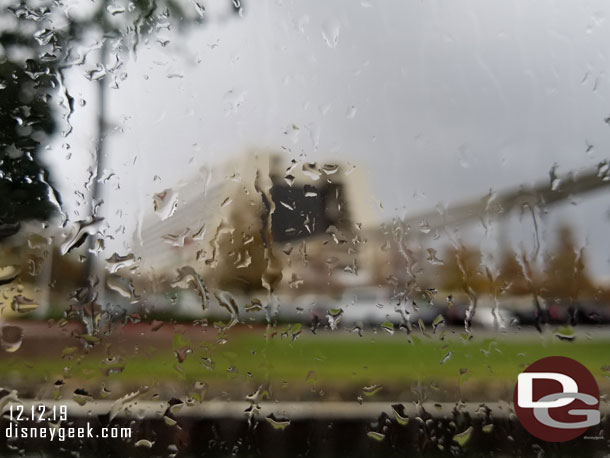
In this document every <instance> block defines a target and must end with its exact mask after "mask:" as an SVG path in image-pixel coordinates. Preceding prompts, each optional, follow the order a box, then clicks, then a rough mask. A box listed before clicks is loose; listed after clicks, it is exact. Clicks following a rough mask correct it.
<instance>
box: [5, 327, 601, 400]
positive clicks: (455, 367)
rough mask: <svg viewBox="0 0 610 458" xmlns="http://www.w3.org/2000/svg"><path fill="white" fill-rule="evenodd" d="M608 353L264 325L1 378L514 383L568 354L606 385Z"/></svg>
mask: <svg viewBox="0 0 610 458" xmlns="http://www.w3.org/2000/svg"><path fill="white" fill-rule="evenodd" d="M187 348H188V349H189V351H188V352H185V351H184V350H185V349H187ZM609 349H610V339H605V338H596V339H591V340H586V339H585V338H580V339H577V340H575V341H573V342H567V341H560V340H558V339H555V338H554V337H552V336H548V337H545V338H541V337H537V336H534V335H532V334H529V335H528V336H527V337H524V338H518V337H510V338H496V339H490V338H486V339H478V338H476V337H475V338H474V339H472V340H470V341H467V340H465V339H463V338H462V337H460V336H459V335H457V334H454V335H450V336H448V337H447V338H445V339H444V340H440V339H439V338H438V337H437V336H431V337H427V336H422V335H419V336H418V337H412V338H411V339H410V340H409V339H407V337H406V336H404V335H393V336H390V335H382V334H378V335H370V334H369V335H368V336H367V335H365V336H364V337H358V336H355V335H346V334H342V333H334V334H331V333H324V334H321V335H315V336H314V335H311V334H303V335H301V336H299V337H298V338H297V339H296V340H295V341H292V338H287V337H284V338H282V337H281V336H280V335H279V334H276V335H275V336H274V337H273V338H271V339H266V338H265V336H264V335H263V332H262V331H261V330H258V331H252V332H235V333H233V334H231V333H230V332H229V333H228V334H227V337H226V341H225V340H224V339H218V340H212V341H210V340H201V341H193V340H189V339H188V338H187V337H185V336H184V335H182V334H175V335H174V336H173V341H167V342H165V341H161V342H159V341H154V342H153V341H148V340H147V339H145V338H134V339H132V340H130V343H129V344H126V343H125V342H123V343H122V345H121V346H118V345H116V344H111V345H110V346H107V345H104V344H100V345H98V346H97V347H96V349H95V350H93V351H90V352H85V351H84V350H83V349H82V348H81V347H68V348H67V349H63V350H62V351H61V352H60V353H59V354H58V355H57V357H49V356H48V354H46V355H44V356H37V354H28V355H25V354H20V352H19V351H17V352H15V353H13V354H6V353H5V354H4V356H3V357H2V358H1V359H0V371H1V374H0V383H2V385H4V386H7V385H8V386H10V387H13V388H18V385H20V384H23V385H28V384H29V385H36V384H43V383H52V382H54V381H55V380H57V379H59V378H66V375H67V376H68V377H67V378H66V379H71V380H73V381H84V382H90V383H91V382H96V383H100V382H102V381H105V380H108V381H110V380H112V381H120V382H123V383H125V384H130V385H134V384H151V383H154V382H159V383H162V382H164V381H168V382H173V383H177V384H179V383H188V384H190V383H192V382H194V381H205V382H207V383H208V384H210V386H219V387H221V386H226V387H230V386H231V384H238V383H240V382H248V383H253V382H255V383H259V382H264V381H269V382H271V383H273V384H276V385H277V384H281V383H285V384H289V385H291V386H292V387H293V388H295V387H296V388H301V389H308V388H310V387H312V386H319V385H321V386H326V385H329V386H335V387H341V386H344V387H350V386H351V387H353V386H360V387H363V386H367V385H384V387H392V386H398V385H403V384H405V383H412V382H424V383H429V382H437V383H441V384H453V385H455V384H468V383H471V384H475V385H477V384H478V385H477V386H485V385H486V384H496V385H497V384H509V385H511V386H512V385H514V381H515V379H516V376H517V374H518V373H519V372H520V371H521V370H522V369H523V368H524V367H525V366H527V365H528V364H529V363H531V362H533V361H535V360H537V359H539V358H541V357H544V356H550V355H563V356H569V357H571V358H574V359H576V360H578V361H580V362H581V363H582V364H584V365H585V366H587V367H588V368H589V370H591V372H592V373H593V374H594V375H595V377H596V378H597V379H598V381H599V382H600V384H604V383H607V382H608V376H609V375H610V372H608V371H610V368H609V366H610V352H608V350H609ZM181 350H182V353H184V355H185V356H186V358H185V359H184V361H183V362H179V360H178V357H177V356H176V351H178V352H180V351H181ZM108 355H110V358H108ZM296 388H295V389H296Z"/></svg>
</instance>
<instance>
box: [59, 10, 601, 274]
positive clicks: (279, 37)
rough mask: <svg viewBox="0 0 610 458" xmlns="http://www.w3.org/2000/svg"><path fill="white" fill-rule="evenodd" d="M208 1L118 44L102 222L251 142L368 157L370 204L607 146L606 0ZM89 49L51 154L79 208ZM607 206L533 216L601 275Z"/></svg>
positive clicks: (572, 160) (457, 189)
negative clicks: (193, 18)
mask: <svg viewBox="0 0 610 458" xmlns="http://www.w3.org/2000/svg"><path fill="white" fill-rule="evenodd" d="M208 3H209V4H207V3H206V8H207V10H208V14H209V15H210V18H211V19H212V20H211V21H210V23H209V24H208V25H206V26H202V27H198V28H194V29H192V31H190V32H187V33H182V34H180V33H177V32H174V31H168V30H162V31H160V32H159V33H158V34H157V35H155V36H150V37H149V38H148V39H147V42H146V43H144V44H142V45H141V46H140V47H139V49H138V51H137V53H136V55H133V54H130V55H122V56H121V59H122V60H123V61H124V62H123V66H122V68H121V69H120V70H119V71H118V72H116V73H115V75H117V76H120V74H121V73H122V72H124V73H125V75H126V78H125V79H124V80H120V81H119V83H118V89H110V90H109V91H108V99H107V100H108V110H109V115H108V118H109V121H110V122H111V123H112V125H113V126H114V127H115V129H114V131H113V133H111V134H110V137H109V141H108V144H107V152H108V160H107V168H108V169H109V171H111V172H112V173H114V174H115V175H114V176H113V177H110V178H109V180H108V181H107V183H106V185H105V196H104V200H105V208H104V213H105V214H106V216H108V218H109V222H110V224H111V226H112V227H113V228H114V230H116V229H117V228H119V226H120V225H122V224H124V225H125V226H126V234H130V231H133V228H134V226H135V221H136V220H137V218H138V217H139V213H141V211H142V209H146V211H149V209H150V208H152V194H153V193H155V192H159V191H160V190H162V189H164V188H169V187H173V186H176V185H177V184H178V183H179V182H180V180H189V179H191V178H192V177H194V176H196V171H197V169H198V168H199V167H201V166H204V165H207V166H210V165H213V164H214V163H218V162H223V161H226V160H227V158H230V157H234V156H237V155H239V154H241V153H243V152H244V151H246V150H248V149H251V148H260V149H263V150H269V149H272V150H277V151H285V154H286V158H287V159H288V160H289V159H292V158H297V159H299V158H300V159H303V160H308V161H315V160H341V161H349V162H351V163H354V164H357V166H358V167H361V168H365V169H366V170H367V172H368V175H369V177H370V186H371V189H372V190H373V194H374V196H373V197H374V199H373V198H372V200H376V201H379V202H381V203H382V205H383V209H381V208H379V218H380V220H381V219H387V218H390V217H392V216H394V215H398V216H404V215H408V214H410V213H412V212H414V211H417V210H420V209H424V208H430V207H434V206H435V205H436V204H437V203H439V202H442V203H443V204H445V205H450V204H451V203H452V202H456V201H458V200H461V199H464V198H470V197H476V196H479V195H484V194H486V193H487V192H488V191H489V189H490V188H491V189H494V190H502V189H505V188H509V187H515V186H518V185H520V184H523V183H529V182H532V181H534V180H538V179H547V178H548V174H549V170H550V169H551V167H552V166H553V164H558V169H557V172H558V173H562V172H567V171H570V170H579V169H584V168H591V167H594V166H596V165H597V164H598V163H599V162H600V161H602V160H604V159H606V158H607V157H608V156H610V153H608V151H609V149H608V147H609V145H610V126H609V125H607V124H606V123H604V118H606V117H607V116H608V115H609V114H610V104H609V103H608V100H610V98H609V95H610V94H609V91H610V87H609V84H610V81H609V80H608V74H609V72H610V68H609V63H608V50H609V46H608V43H610V25H609V24H608V18H607V16H608V13H609V10H610V5H609V4H608V3H607V2H603V1H590V2H561V1H539V2H531V1H521V0H516V1H503V2H490V1H488V0H478V1H465V0H457V1H456V0H452V1H424V2H420V1H403V0H380V1H375V0H363V1H355V0H333V1H315V2H302V1H301V2H298V1H288V0H286V1H281V0H280V1H271V0H256V1H249V2H247V3H246V2H244V4H245V14H244V16H243V17H242V18H236V17H233V18H231V19H228V18H227V17H226V15H227V12H226V11H225V9H224V8H223V7H220V6H218V5H219V3H224V2H218V1H216V2H208ZM223 18H224V19H223ZM96 57H97V56H96V54H95V53H94V52H93V53H91V54H90V55H89V58H88V59H87V62H86V64H85V65H84V66H83V67H78V68H76V69H74V70H73V71H72V72H71V73H70V74H69V78H68V85H69V87H70V88H71V90H72V92H73V94H74V95H75V96H76V97H77V101H78V99H82V100H84V101H85V102H86V103H85V104H84V106H81V105H82V104H78V103H77V106H76V112H75V114H74V115H73V116H72V122H73V125H74V130H73V132H72V133H71V134H70V135H69V136H68V137H67V138H62V139H58V140H57V142H56V145H54V147H53V149H52V151H50V154H48V157H49V160H51V161H52V162H53V163H54V167H55V170H56V171H57V172H58V173H59V175H60V176H59V177H58V179H60V180H61V183H60V189H61V190H62V194H63V196H64V200H65V201H66V203H67V205H68V207H69V209H70V210H69V216H70V218H71V219H78V215H77V214H76V212H80V216H81V217H82V216H84V213H83V207H82V204H81V206H80V207H79V206H78V205H77V202H78V198H76V199H73V198H72V196H73V192H74V190H81V191H82V190H83V183H84V181H85V180H86V178H87V175H88V173H87V172H86V168H87V167H88V166H89V164H90V163H91V160H92V157H93V156H92V151H93V149H94V142H93V130H92V128H93V126H94V122H95V121H94V117H93V115H94V113H95V110H96V107H97V102H96V99H95V90H94V89H95V88H94V84H93V83H91V82H89V81H88V80H87V79H86V78H85V76H84V74H85V73H86V71H87V70H90V69H92V68H94V67H95V64H96ZM114 63H115V61H114V58H112V59H111V60H110V62H109V63H108V65H109V66H112V65H113V64H114ZM293 126H295V127H296V128H293ZM62 145H64V146H63V148H65V146H66V145H69V146H70V149H69V150H68V151H66V150H65V149H64V150H62ZM69 152H72V153H73V154H72V156H71V158H70V159H66V158H67V153H69ZM155 175H157V176H158V177H160V180H154V179H153V178H154V177H155ZM118 210H120V211H122V216H121V218H117V217H116V216H113V215H115V214H116V212H117V211H118ZM609 210H610V199H609V198H608V196H607V193H606V194H605V195H601V196H599V195H598V196H596V197H594V198H588V199H587V200H586V201H585V200H583V201H578V202H576V204H575V202H572V203H568V204H566V205H564V206H562V207H561V208H559V209H557V210H556V211H555V213H554V214H553V215H550V216H549V223H548V226H545V227H544V228H543V229H544V230H547V229H550V230H552V228H553V226H554V225H555V224H556V222H557V221H558V220H559V219H570V220H572V221H573V222H574V223H575V224H577V225H578V226H579V228H580V230H581V232H580V236H581V243H583V244H587V245H588V246H589V247H590V248H592V249H591V250H590V251H592V252H593V253H595V255H594V268H595V271H596V273H598V274H599V275H608V274H609V273H610V264H609V258H610V248H609V245H608V243H607V242H606V233H607V232H608V226H609V224H608V211H609ZM515 224H516V223H515ZM513 229H514V230H515V231H520V229H519V228H518V226H517V225H515V226H514V228H513ZM527 230H529V229H527ZM118 240H119V241H123V240H127V238H123V237H120V236H119V237H118Z"/></svg>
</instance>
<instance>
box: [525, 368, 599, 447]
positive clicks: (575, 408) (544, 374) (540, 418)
mask: <svg viewBox="0 0 610 458" xmlns="http://www.w3.org/2000/svg"><path fill="white" fill-rule="evenodd" d="M513 403H514V406H515V413H516V414H517V418H518V419H519V421H520V422H521V425H523V427H524V428H525V429H526V430H527V431H528V432H529V433H530V434H532V435H533V436H536V437H537V438H538V439H542V440H544V441H548V442H565V441H569V440H572V439H575V438H576V437H578V436H580V435H581V434H583V433H584V432H585V431H587V429H589V428H590V427H591V426H595V425H597V424H599V421H600V414H599V388H598V386H597V383H596V382H595V378H594V377H593V374H591V372H589V370H588V369H587V368H586V367H585V366H583V365H582V364H580V363H579V362H578V361H575V360H573V359H571V358H566V357H564V356H549V357H548V358H542V359H539V360H538V361H536V362H535V363H533V364H531V365H529V366H528V367H527V369H525V370H524V371H523V372H522V373H521V374H519V377H518V379H517V384H516V385H515V391H514V394H513Z"/></svg>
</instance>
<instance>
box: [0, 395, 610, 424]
mask: <svg viewBox="0 0 610 458" xmlns="http://www.w3.org/2000/svg"><path fill="white" fill-rule="evenodd" d="M18 404H21V405H22V406H23V408H24V410H25V411H26V412H28V411H30V409H31V407H32V406H34V407H37V406H40V405H44V406H46V407H47V408H48V409H49V410H52V409H53V406H55V407H56V408H58V407H59V406H66V407H67V411H68V418H84V417H95V416H99V415H110V417H111V418H135V419H139V420H152V419H162V418H163V416H164V415H166V414H167V412H168V409H170V410H171V413H172V414H173V415H174V416H176V417H185V418H198V419H211V420H216V419H240V418H244V419H245V418H246V416H247V410H249V409H251V408H252V406H255V407H256V409H255V410H256V411H257V415H258V417H259V418H262V417H267V416H269V415H271V414H273V415H274V416H275V417H276V418H277V417H281V418H285V419H286V420H374V419H376V418H378V417H379V415H381V414H382V413H386V414H387V415H390V416H394V409H393V407H392V406H394V405H401V406H402V407H403V409H404V410H402V411H401V412H399V413H400V414H401V415H402V416H409V417H411V418H413V417H417V416H421V415H425V414H429V415H430V416H432V417H434V418H450V417H452V416H454V415H455V414H469V415H470V416H472V417H480V418H483V417H486V416H487V415H488V414H491V416H492V417H494V418H497V419H508V418H510V416H511V415H512V414H514V411H513V407H512V404H509V403H507V402H504V401H494V402H466V403H452V402H441V403H437V402H424V403H422V404H419V403H413V402H407V403H401V402H399V401H397V402H363V403H362V404H359V403H358V402H336V401H329V402H261V403H258V404H253V403H250V402H247V401H236V402H228V401H204V402H202V403H197V404H194V405H188V404H185V403H183V404H173V403H169V402H162V401H139V400H131V401H126V402H125V401H122V400H120V399H119V400H117V401H112V400H96V401H90V402H87V403H85V404H84V405H80V404H79V403H77V402H76V401H73V400H65V401H63V400H60V401H53V400H33V399H27V400H11V401H9V402H6V403H4V406H2V408H1V410H2V411H3V412H7V411H8V409H9V406H10V405H13V406H16V405H18ZM600 411H601V413H602V415H608V414H610V405H609V404H608V403H607V402H605V401H603V400H602V402H601V404H600Z"/></svg>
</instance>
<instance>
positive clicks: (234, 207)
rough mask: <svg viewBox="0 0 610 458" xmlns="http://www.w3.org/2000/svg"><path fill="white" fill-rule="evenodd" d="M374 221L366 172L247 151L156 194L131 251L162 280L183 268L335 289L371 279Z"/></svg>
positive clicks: (240, 284)
mask: <svg viewBox="0 0 610 458" xmlns="http://www.w3.org/2000/svg"><path fill="white" fill-rule="evenodd" d="M378 224H379V222H378V219H377V215H376V210H375V201H374V198H373V196H372V194H371V192H370V189H369V184H368V178H367V176H366V171H365V170H363V169H360V168H358V167H354V166H353V165H347V164H338V163H333V164H330V163H325V164H321V163H318V164H311V163H303V162H297V161H294V160H293V161H290V160H285V159H283V157H282V156H281V155H278V154H272V153H267V152H264V153H259V152H249V153H248V154H244V155H243V156H242V157H241V158H239V159H238V160H235V161H228V162H227V163H225V164H223V165H221V166H218V167H214V169H213V170H210V169H201V170H199V171H198V173H197V175H196V176H195V177H193V178H192V179H191V180H190V181H188V182H187V183H186V184H184V185H182V186H179V187H177V188H174V189H166V190H163V191H161V192H159V193H157V194H156V195H155V196H154V198H153V201H152V202H151V209H150V212H149V213H148V214H147V215H146V216H145V218H144V220H143V223H142V227H141V229H140V230H139V231H138V234H137V235H136V238H137V239H138V243H136V249H135V252H136V255H137V256H138V257H140V258H141V272H142V273H143V277H145V278H148V279H150V280H152V284H153V285H154V284H156V285H158V286H159V287H160V286H161V285H163V284H165V283H167V282H171V281H172V280H173V279H175V278H176V275H177V271H178V269H180V268H181V267H184V266H189V267H192V268H193V269H194V270H195V271H196V272H197V273H198V274H199V275H201V277H202V278H203V279H204V280H205V282H206V283H207V284H209V285H211V286H214V287H219V288H226V289H237V290H246V291H247V290H256V289H261V288H264V287H272V288H274V289H276V290H277V289H283V290H286V291H290V290H294V291H295V292H296V291H297V290H299V291H303V290H315V291H317V292H319V291H320V288H325V289H326V290H327V292H333V291H334V290H340V289H342V288H343V287H345V286H348V285H353V284H362V285H366V284H369V283H371V281H372V279H373V277H374V272H375V267H374V260H375V255H374V252H375V251H376V250H375V247H370V248H369V246H368V244H367V240H366V236H365V235H364V234H365V233H371V231H370V230H367V228H374V227H377V226H378ZM377 251H378V250H377ZM153 287H154V286H153ZM160 289H161V288H159V290H160Z"/></svg>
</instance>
